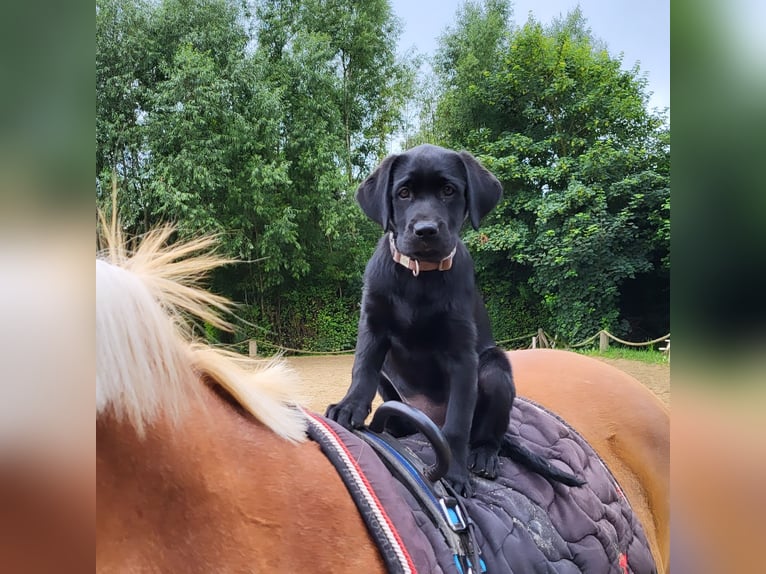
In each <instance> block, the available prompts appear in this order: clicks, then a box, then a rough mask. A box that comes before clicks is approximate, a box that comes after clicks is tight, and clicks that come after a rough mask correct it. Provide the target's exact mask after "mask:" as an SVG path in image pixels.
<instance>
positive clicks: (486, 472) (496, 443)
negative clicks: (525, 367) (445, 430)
mask: <svg viewBox="0 0 766 574" xmlns="http://www.w3.org/2000/svg"><path fill="white" fill-rule="evenodd" d="M478 382H479V396H478V399H477V401H476V409H475V410H474V414H473V422H472V424H471V443H470V445H471V450H470V454H469V456H468V468H469V469H470V470H472V471H473V472H474V473H476V474H478V475H479V476H483V477H486V478H491V479H494V478H497V474H498V472H499V466H500V460H499V457H498V453H499V452H500V446H501V445H502V442H503V436H504V435H505V433H506V431H507V430H508V422H509V421H510V417H511V407H512V406H513V399H514V398H515V397H516V387H515V385H514V384H513V375H512V373H511V364H510V363H509V361H508V358H507V357H506V355H505V352H504V351H503V350H502V349H499V348H498V347H490V348H489V349H486V350H485V351H483V352H482V353H481V355H479V377H478Z"/></svg>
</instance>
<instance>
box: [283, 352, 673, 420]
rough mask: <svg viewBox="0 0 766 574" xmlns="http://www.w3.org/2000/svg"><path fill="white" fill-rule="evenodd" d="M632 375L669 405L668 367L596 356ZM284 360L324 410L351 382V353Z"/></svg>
mask: <svg viewBox="0 0 766 574" xmlns="http://www.w3.org/2000/svg"><path fill="white" fill-rule="evenodd" d="M600 360H603V361H604V362H605V363H609V364H611V365H613V366H615V367H617V368H618V369H620V370H622V371H624V372H626V373H628V374H630V375H632V376H634V377H635V378H636V379H638V380H639V381H641V382H642V383H643V384H645V385H646V386H647V387H648V388H649V389H650V390H652V391H653V392H654V393H655V394H656V395H657V396H658V397H659V398H660V400H662V402H664V403H665V404H666V405H668V406H670V367H669V366H668V365H652V364H649V363H641V362H639V361H629V360H627V359H600ZM287 361H288V363H289V364H290V365H291V366H292V367H293V368H295V369H296V370H297V371H298V373H299V374H300V375H301V378H302V379H303V385H302V387H301V390H302V391H303V393H302V394H303V400H304V404H305V405H306V406H308V407H309V408H310V409H312V410H315V411H317V412H320V413H324V411H325V408H326V407H327V405H328V404H330V403H334V402H337V401H339V400H340V399H341V398H342V397H343V395H344V394H345V392H346V389H348V386H349V384H350V383H351V365H352V364H353V361H354V357H353V355H322V356H317V357H289V358H288V359H287Z"/></svg>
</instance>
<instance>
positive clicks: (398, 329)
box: [390, 302, 456, 346]
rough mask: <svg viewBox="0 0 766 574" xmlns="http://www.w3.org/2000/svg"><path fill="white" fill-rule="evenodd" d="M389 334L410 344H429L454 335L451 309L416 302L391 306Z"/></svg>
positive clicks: (444, 340) (445, 339) (454, 327)
mask: <svg viewBox="0 0 766 574" xmlns="http://www.w3.org/2000/svg"><path fill="white" fill-rule="evenodd" d="M390 321H391V323H390V324H391V336H392V337H393V338H395V339H398V340H400V341H401V342H403V343H406V344H408V345H410V346H424V345H425V346H431V345H434V344H439V343H440V342H446V341H448V340H450V339H451V338H452V337H454V331H455V329H456V325H455V316H454V315H453V310H451V309H449V308H445V307H435V306H433V305H421V306H418V304H417V302H415V303H414V304H413V303H406V304H399V305H396V306H393V307H392V308H391V317H390Z"/></svg>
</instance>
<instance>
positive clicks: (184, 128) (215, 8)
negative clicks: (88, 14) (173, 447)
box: [96, 0, 413, 346]
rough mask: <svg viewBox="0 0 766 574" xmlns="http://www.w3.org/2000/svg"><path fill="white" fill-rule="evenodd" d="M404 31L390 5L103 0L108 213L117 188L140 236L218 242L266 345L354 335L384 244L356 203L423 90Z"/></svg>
mask: <svg viewBox="0 0 766 574" xmlns="http://www.w3.org/2000/svg"><path fill="white" fill-rule="evenodd" d="M396 30H397V27H396V25H395V19H394V17H393V14H392V13H391V9H390V6H389V4H388V3H387V2H386V1H384V0H374V1H371V2H364V3H359V4H348V3H344V2H333V1H320V0H303V1H298V0H295V1H280V2H272V1H265V0H264V1H263V2H260V3H256V4H254V6H253V9H252V11H251V10H250V8H249V7H248V6H247V5H246V4H244V3H241V2H238V1H234V0H162V1H161V2H148V1H146V2H145V1H143V0H131V1H128V2H117V1H116V0H99V2H98V3H97V7H96V37H97V54H96V68H97V81H96V90H97V94H98V108H97V128H96V130H97V157H96V170H97V177H98V182H97V197H98V198H99V201H101V202H102V204H106V203H107V198H108V196H109V192H110V186H111V182H112V179H113V178H114V177H116V179H117V181H118V184H119V189H120V195H119V197H120V203H121V205H120V210H121V213H122V218H123V221H124V222H125V224H126V226H127V227H128V228H129V229H130V231H133V232H135V233H140V232H142V231H144V230H146V229H148V228H149V227H150V226H151V225H153V224H155V223H156V222H158V221H160V220H172V221H175V222H177V224H178V226H179V232H180V233H182V234H194V233H199V232H215V233H218V234H219V235H220V236H221V238H222V246H223V247H222V248H223V249H224V250H226V251H227V252H229V253H230V254H232V255H236V256H237V257H239V258H241V259H244V260H246V261H251V262H252V263H247V264H240V265H238V266H236V267H232V268H229V269H225V270H223V271H221V272H220V273H219V274H218V275H217V276H216V277H215V286H216V288H217V289H218V290H220V291H222V292H224V293H225V294H227V295H229V296H231V297H233V298H234V299H236V300H240V301H245V302H246V306H247V309H246V311H245V314H246V315H247V316H248V318H249V319H250V320H251V321H252V322H253V323H257V324H259V325H261V326H265V327H266V328H268V329H270V330H271V331H272V332H271V333H269V334H268V336H267V337H266V338H271V339H279V340H281V341H282V342H283V343H286V344H288V345H291V346H299V345H301V344H312V342H313V341H315V340H317V339H319V338H322V337H324V338H325V339H327V338H328V337H327V334H326V333H325V334H324V335H321V332H322V330H323V329H324V331H327V328H326V325H328V324H334V322H339V323H344V322H345V323H344V324H347V325H352V326H353V325H355V323H356V319H355V315H356V300H357V299H358V296H359V283H360V277H361V271H362V269H363V266H364V260H365V258H366V257H367V256H368V254H369V252H370V251H371V249H372V245H373V242H374V240H375V238H376V234H377V232H376V231H375V230H374V228H373V227H372V226H371V225H370V224H369V223H368V222H366V221H365V220H364V218H363V216H362V215H361V213H360V212H359V210H358V208H357V207H356V205H355V202H354V200H353V192H354V190H355V188H356V185H357V184H358V181H359V178H361V177H362V176H364V175H366V173H367V170H368V169H369V168H370V166H371V165H372V164H373V163H375V162H376V161H378V160H379V159H381V157H382V156H383V155H384V154H385V149H386V145H387V143H388V139H389V137H390V136H389V134H391V133H393V132H394V131H395V130H396V129H397V128H398V126H399V124H400V116H401V107H402V105H403V102H404V101H406V100H407V99H408V97H409V95H410V91H411V89H412V82H413V72H412V70H413V68H412V67H410V66H408V65H405V64H404V63H403V62H401V61H398V60H397V59H396V56H395V52H394V47H395V45H396V39H397V38H396ZM308 278H310V280H309V281H307V279H308ZM332 317H337V320H336V319H333V318H332ZM323 325H324V327H323ZM251 331H252V329H251V328H244V329H243V332H242V333H240V334H239V336H240V337H244V336H246V335H250V334H252V332H251ZM341 331H342V332H344V333H347V332H348V328H346V329H341ZM341 338H343V339H344V344H345V345H346V346H353V339H351V340H348V339H349V337H348V336H347V335H344V336H343V337H341ZM333 341H334V342H338V341H337V338H336V339H333Z"/></svg>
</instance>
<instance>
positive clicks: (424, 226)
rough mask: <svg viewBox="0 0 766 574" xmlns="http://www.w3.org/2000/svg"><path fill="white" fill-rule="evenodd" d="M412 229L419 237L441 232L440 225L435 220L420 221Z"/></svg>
mask: <svg viewBox="0 0 766 574" xmlns="http://www.w3.org/2000/svg"><path fill="white" fill-rule="evenodd" d="M412 229H413V231H415V235H417V236H418V237H433V236H434V235H436V234H437V233H439V227H438V226H437V225H436V223H434V222H433V221H418V222H417V223H415V225H413V226H412Z"/></svg>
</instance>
